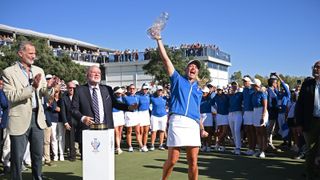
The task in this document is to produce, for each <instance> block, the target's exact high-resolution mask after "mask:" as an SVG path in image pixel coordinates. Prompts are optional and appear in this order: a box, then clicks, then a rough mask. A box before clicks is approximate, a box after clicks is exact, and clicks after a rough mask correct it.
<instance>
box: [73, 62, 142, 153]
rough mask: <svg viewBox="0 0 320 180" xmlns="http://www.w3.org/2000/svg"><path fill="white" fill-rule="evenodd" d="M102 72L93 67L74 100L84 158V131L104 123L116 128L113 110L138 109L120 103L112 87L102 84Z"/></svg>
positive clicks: (77, 90) (74, 113) (78, 88)
mask: <svg viewBox="0 0 320 180" xmlns="http://www.w3.org/2000/svg"><path fill="white" fill-rule="evenodd" d="M100 81H101V71H100V69H99V67H98V66H91V67H89V69H88V71H87V84H85V85H81V86H78V87H77V88H76V90H75V94H74V96H73V98H72V115H73V117H74V118H75V119H76V120H77V121H79V122H80V124H79V129H80V133H79V146H80V151H81V156H82V130H84V129H88V128H89V126H90V125H92V124H99V123H103V124H106V125H107V127H108V128H109V129H110V128H111V129H113V128H114V125H113V117H112V108H113V107H115V108H117V109H120V110H124V111H132V110H134V109H137V107H138V106H137V104H135V105H131V106H128V105H125V104H123V103H120V102H118V101H117V100H116V99H115V97H114V95H113V90H112V88H111V87H110V86H105V85H101V84H100Z"/></svg>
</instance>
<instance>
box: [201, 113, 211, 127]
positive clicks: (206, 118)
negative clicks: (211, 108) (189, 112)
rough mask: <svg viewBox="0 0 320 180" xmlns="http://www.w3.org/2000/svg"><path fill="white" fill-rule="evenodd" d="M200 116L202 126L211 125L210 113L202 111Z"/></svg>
mask: <svg viewBox="0 0 320 180" xmlns="http://www.w3.org/2000/svg"><path fill="white" fill-rule="evenodd" d="M200 117H201V121H202V124H203V126H204V127H213V117H212V113H202V114H200Z"/></svg>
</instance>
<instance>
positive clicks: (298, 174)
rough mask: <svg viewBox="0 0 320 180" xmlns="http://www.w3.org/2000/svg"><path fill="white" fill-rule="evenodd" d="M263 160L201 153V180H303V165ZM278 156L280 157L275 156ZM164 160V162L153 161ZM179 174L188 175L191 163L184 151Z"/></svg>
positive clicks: (282, 160)
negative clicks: (189, 163) (188, 161)
mask: <svg viewBox="0 0 320 180" xmlns="http://www.w3.org/2000/svg"><path fill="white" fill-rule="evenodd" d="M268 155H272V156H274V155H276V154H273V153H272V154H267V157H268V158H265V159H260V158H256V157H250V156H242V155H241V156H236V155H233V154H231V153H228V152H225V153H212V152H211V153H200V154H199V157H198V167H199V179H223V180H229V179H249V180H251V179H253V180H255V179H259V180H264V179H265V180H270V179H275V180H277V179H281V180H300V179H303V177H302V172H303V169H304V166H303V162H302V161H297V160H291V159H288V158H286V159H283V158H282V157H279V156H278V157H276V158H274V157H269V156H268ZM276 156H277V155H276ZM154 160H155V161H162V162H164V161H165V160H164V159H154ZM144 167H145V168H151V169H162V166H156V165H145V166H144ZM175 172H180V173H183V174H186V175H187V174H188V163H187V159H186V153H185V152H183V151H182V152H181V155H180V158H179V161H178V163H177V164H176V166H175V167H174V169H173V173H175Z"/></svg>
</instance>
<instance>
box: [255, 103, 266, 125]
mask: <svg viewBox="0 0 320 180" xmlns="http://www.w3.org/2000/svg"><path fill="white" fill-rule="evenodd" d="M262 110H263V107H258V108H254V109H253V126H255V127H262V126H266V125H267V123H268V119H269V114H268V112H266V113H265V116H264V117H263V122H262V124H261V118H262Z"/></svg>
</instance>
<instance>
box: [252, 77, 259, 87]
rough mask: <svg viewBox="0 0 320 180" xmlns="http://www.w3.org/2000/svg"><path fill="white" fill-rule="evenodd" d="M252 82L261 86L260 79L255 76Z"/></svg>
mask: <svg viewBox="0 0 320 180" xmlns="http://www.w3.org/2000/svg"><path fill="white" fill-rule="evenodd" d="M252 84H254V85H256V86H259V87H260V86H261V81H260V80H259V79H256V78H255V79H254V80H253V83H252Z"/></svg>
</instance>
